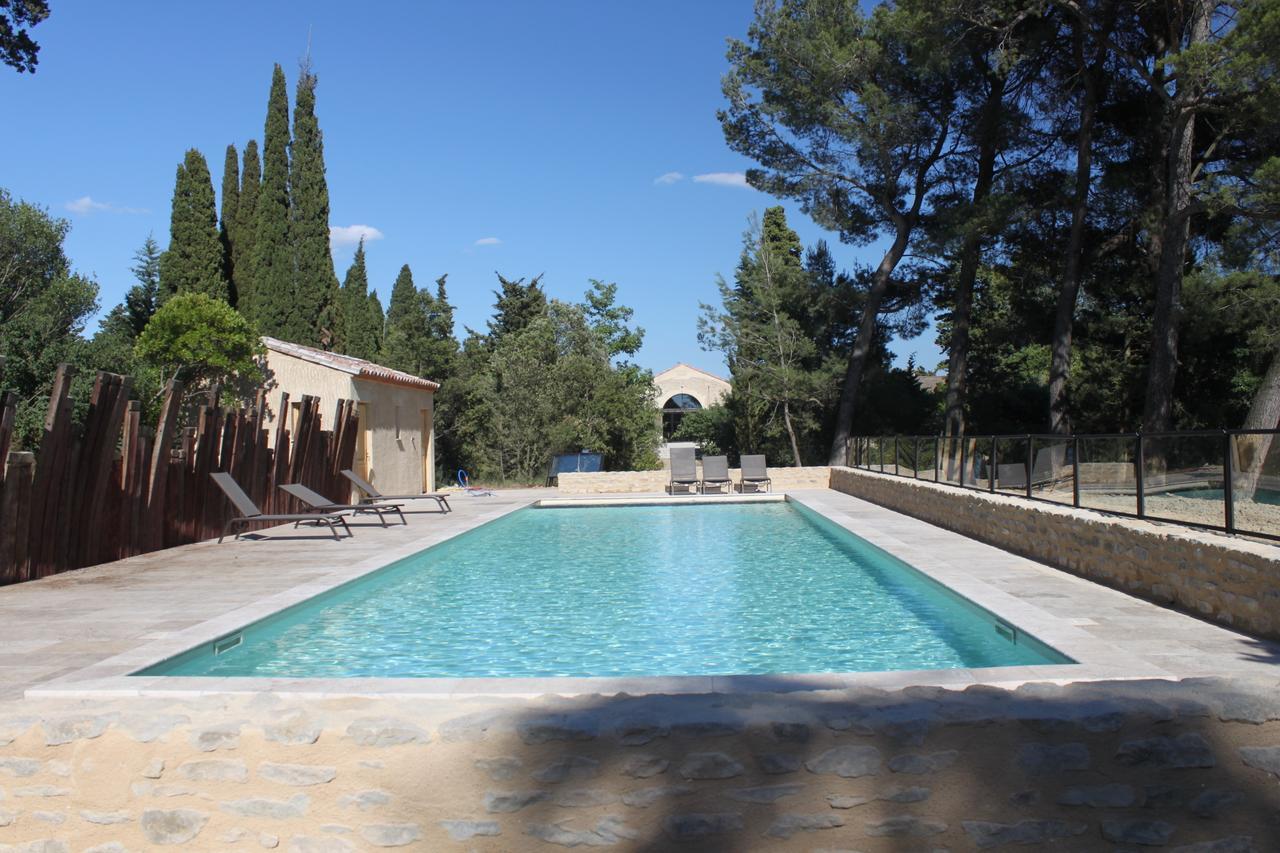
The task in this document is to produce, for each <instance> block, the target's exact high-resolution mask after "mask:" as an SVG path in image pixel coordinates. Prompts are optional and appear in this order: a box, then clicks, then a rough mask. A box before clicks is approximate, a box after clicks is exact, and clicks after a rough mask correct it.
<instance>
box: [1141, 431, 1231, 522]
mask: <svg viewBox="0 0 1280 853" xmlns="http://www.w3.org/2000/svg"><path fill="white" fill-rule="evenodd" d="M1143 441H1144V447H1143V457H1144V464H1143V469H1142V496H1143V503H1144V504H1145V506H1146V515H1148V516H1150V517H1151V518H1167V519H1170V520H1172V521H1190V522H1193V523H1195V524H1209V525H1214V526H1217V527H1223V526H1225V525H1226V523H1227V521H1226V518H1227V517H1226V506H1225V502H1224V497H1223V495H1224V492H1223V483H1224V482H1225V479H1226V477H1225V474H1224V472H1223V468H1222V462H1223V453H1224V451H1225V446H1226V445H1225V443H1224V442H1225V439H1224V438H1223V437H1222V436H1221V435H1163V436H1161V435H1152V436H1147V437H1145V438H1144V439H1143Z"/></svg>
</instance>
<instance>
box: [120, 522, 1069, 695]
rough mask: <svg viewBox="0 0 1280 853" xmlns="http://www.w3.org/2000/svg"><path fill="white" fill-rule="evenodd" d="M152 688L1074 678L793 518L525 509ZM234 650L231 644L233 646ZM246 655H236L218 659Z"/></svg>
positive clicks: (945, 597)
mask: <svg viewBox="0 0 1280 853" xmlns="http://www.w3.org/2000/svg"><path fill="white" fill-rule="evenodd" d="M242 636H243V641H242V642H240V643H239V644H238V645H235V646H234V647H233V648H230V649H229V650H228V651H225V652H223V653H221V654H217V655H215V654H213V652H212V646H204V647H201V648H198V649H194V650H192V651H191V652H189V653H188V654H186V655H183V656H181V657H179V658H175V659H172V660H170V661H167V662H164V663H162V664H159V665H157V666H154V667H151V668H149V669H148V670H144V671H143V672H142V673H139V674H147V675H155V674H165V675H223V676H264V677H266V676H270V677H297V678H320V677H352V676H369V677H478V676H633V675H708V674H726V673H785V672H860V671H878V670H895V669H939V668H953V667H985V666H1008V665H1020V664H1044V663H1062V662H1066V659H1065V658H1063V657H1062V656H1061V655H1058V654H1057V653H1055V652H1053V651H1052V650H1050V649H1048V648H1047V647H1045V646H1043V645H1042V644H1040V643H1038V642H1036V641H1035V640H1034V639H1032V638H1030V637H1025V636H1022V635H1019V636H1018V641H1017V642H1013V641H1012V640H1011V639H1010V637H1011V632H1010V631H1009V630H1008V628H1007V626H998V624H997V621H996V620H995V619H994V617H992V615H991V614H989V613H987V612H986V611H984V610H981V609H979V608H977V607H975V606H974V605H972V604H970V603H969V602H967V601H965V600H964V599H961V598H959V597H958V596H955V595H954V594H952V593H950V592H948V591H946V590H945V589H943V588H942V587H940V586H938V585H936V584H935V583H933V582H932V581H929V580H928V579H926V578H924V577H923V576H921V575H919V574H918V573H917V572H915V571H914V570H912V569H910V568H909V567H907V566H905V565H904V564H902V563H901V562H899V561H898V560H896V559H895V558H893V557H891V556H889V555H887V554H885V553H884V552H882V551H880V550H879V549H877V548H875V547H873V546H871V545H870V544H869V543H867V542H865V541H863V540H861V539H858V538H857V537H855V536H853V535H852V534H849V533H848V532H846V531H844V530H843V529H840V528H838V527H836V526H835V525H834V524H831V522H829V521H827V520H826V519H823V518H821V517H820V516H818V515H816V514H814V513H812V512H811V511H809V510H801V509H798V508H796V507H794V506H793V505H791V504H788V503H771V504H728V505H712V506H708V505H703V506H644V507H589V508H573V509H525V510H521V511H518V512H516V513H513V514H512V515H510V516H507V517H505V518H502V519H500V520H498V521H496V522H493V523H491V524H488V525H486V526H484V527H481V528H478V529H476V530H474V531H472V532H470V533H468V534H464V535H463V536H460V537H458V538H456V539H453V540H450V541H448V542H446V543H443V544H441V545H439V546H436V547H434V548H431V549H429V550H427V551H424V552H422V553H420V554H417V555H415V556H413V557H410V558H408V559H406V560H404V561H401V562H400V563H398V564H396V565H394V566H392V567H389V568H388V569H385V570H382V571H380V572H378V573H376V574H373V575H370V576H368V577H366V578H364V579H362V580H359V581H357V582H355V583H352V584H349V585H347V586H346V587H343V588H341V589H339V590H336V591H334V592H331V593H328V594H326V595H324V596H322V597H320V598H318V599H313V600H312V601H310V602H306V603H304V604H301V605H298V606H297V607H294V608H291V609H290V610H286V611H284V612H283V613H281V614H277V615H276V616H274V617H272V618H271V619H268V620H265V621H263V622H260V623H257V624H255V625H251V626H249V627H247V628H245V629H244V631H243V632H242ZM233 641H234V638H233ZM228 645H231V643H229V642H225V641H224V642H222V643H220V644H219V646H228Z"/></svg>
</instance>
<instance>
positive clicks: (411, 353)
mask: <svg viewBox="0 0 1280 853" xmlns="http://www.w3.org/2000/svg"><path fill="white" fill-rule="evenodd" d="M423 296H426V297H427V299H430V295H429V294H420V293H419V292H418V289H417V288H416V287H415V286H414V284H413V272H412V271H411V270H410V269H409V265H408V264H405V265H404V266H402V267H401V268H400V274H399V275H397V276H396V283H395V285H393V286H392V288H391V301H390V303H388V305H387V322H386V328H387V331H386V335H385V336H384V338H383V341H382V354H381V356H380V359H381V362H382V364H384V365H386V366H387V367H392V368H395V369H396V370H403V371H406V372H408V373H412V374H414V375H415V376H421V375H422V373H421V370H422V361H423V355H424V353H423V348H424V346H425V344H426V338H427V310H426V304H427V303H426V301H425V300H424V299H423Z"/></svg>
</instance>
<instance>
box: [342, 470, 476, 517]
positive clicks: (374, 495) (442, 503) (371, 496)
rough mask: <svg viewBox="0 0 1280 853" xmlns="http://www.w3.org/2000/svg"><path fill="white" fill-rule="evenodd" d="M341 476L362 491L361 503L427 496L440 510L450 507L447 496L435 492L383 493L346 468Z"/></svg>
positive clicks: (449, 508)
mask: <svg viewBox="0 0 1280 853" xmlns="http://www.w3.org/2000/svg"><path fill="white" fill-rule="evenodd" d="M342 476H344V477H346V478H347V479H348V480H350V481H351V482H352V484H353V485H354V486H355V487H356V488H357V489H359V490H360V491H362V492H364V494H365V496H364V499H363V500H361V501H360V502H361V503H363V504H371V503H377V502H378V501H416V500H418V499H419V498H428V499H430V500H433V501H435V502H436V506H437V507H439V509H440V511H441V512H450V511H451V509H452V507H450V506H449V498H448V496H447V495H443V494H440V493H437V492H423V493H422V494H420V495H384V494H382V492H380V491H378V490H377V489H375V488H374V487H373V484H372V483H370V482H369V481H368V480H366V479H365V478H364V477H361V476H360V475H359V474H357V473H356V472H355V471H352V470H350V469H349V468H348V469H345V470H343V472H342Z"/></svg>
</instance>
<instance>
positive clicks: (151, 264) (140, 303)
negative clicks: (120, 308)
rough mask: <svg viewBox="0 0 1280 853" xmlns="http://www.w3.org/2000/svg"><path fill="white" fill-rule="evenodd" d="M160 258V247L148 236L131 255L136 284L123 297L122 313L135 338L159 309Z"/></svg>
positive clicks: (153, 238)
mask: <svg viewBox="0 0 1280 853" xmlns="http://www.w3.org/2000/svg"><path fill="white" fill-rule="evenodd" d="M161 257H162V255H161V252H160V246H159V245H158V244H157V243H156V238H155V237H152V236H151V235H150V234H148V235H147V239H146V241H145V242H144V243H143V244H142V248H141V249H139V250H138V251H136V252H134V253H133V260H134V264H133V267H132V268H131V271H132V272H133V277H134V278H135V279H137V281H138V283H137V284H135V285H134V286H133V287H131V288H129V292H128V293H126V294H125V296H124V312H125V317H126V318H127V319H128V321H129V328H130V329H131V330H132V331H133V334H134V336H135V337H136V336H138V335H140V334H142V330H143V329H144V328H146V326H147V322H148V321H150V320H151V315H152V314H154V313H156V308H158V307H160V306H159V304H158V303H159V299H160V259H161Z"/></svg>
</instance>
